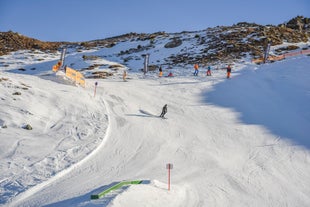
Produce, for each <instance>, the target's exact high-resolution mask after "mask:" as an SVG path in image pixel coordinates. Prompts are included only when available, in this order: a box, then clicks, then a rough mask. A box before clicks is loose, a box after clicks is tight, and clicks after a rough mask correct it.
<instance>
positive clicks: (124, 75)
mask: <svg viewBox="0 0 310 207" xmlns="http://www.w3.org/2000/svg"><path fill="white" fill-rule="evenodd" d="M126 78H127V72H126V70H124V73H123V81H124V82H126Z"/></svg>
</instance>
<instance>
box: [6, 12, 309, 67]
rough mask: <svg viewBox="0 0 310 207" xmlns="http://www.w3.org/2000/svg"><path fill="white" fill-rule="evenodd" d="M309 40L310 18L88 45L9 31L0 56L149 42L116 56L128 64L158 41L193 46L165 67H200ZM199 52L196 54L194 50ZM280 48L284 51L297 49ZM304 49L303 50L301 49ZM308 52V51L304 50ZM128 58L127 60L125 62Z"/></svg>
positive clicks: (183, 49) (133, 35)
mask: <svg viewBox="0 0 310 207" xmlns="http://www.w3.org/2000/svg"><path fill="white" fill-rule="evenodd" d="M309 37H310V18H306V17H303V16H297V17H295V18H293V19H291V20H289V21H288V22H286V23H283V24H280V25H277V26H274V25H266V26H263V25H258V24H255V23H247V22H239V23H237V24H235V25H232V26H217V27H214V28H208V29H205V30H201V31H192V32H188V31H184V32H181V33H165V32H157V33H153V34H146V33H142V34H138V33H128V34H124V35H120V36H116V37H111V38H106V39H100V40H92V41H87V42H43V41H40V40H36V39H33V38H29V37H26V36H23V35H21V34H18V33H15V32H12V31H9V32H0V43H1V44H0V56H1V55H5V54H7V53H9V52H12V51H17V50H41V51H49V52H54V51H57V50H59V48H61V47H75V48H76V49H77V50H82V49H91V48H94V47H100V48H112V47H114V46H115V45H116V44H117V43H119V42H124V41H149V44H148V45H147V46H141V45H138V47H136V48H128V49H127V50H125V51H121V52H120V53H119V56H124V58H123V60H124V62H126V61H127V59H128V56H129V55H130V54H134V53H137V52H141V51H145V52H147V50H148V49H150V48H152V47H155V46H154V44H156V41H157V40H158V39H163V38H165V39H168V43H166V44H165V45H164V48H176V47H179V46H180V45H182V44H184V42H186V41H189V39H191V41H192V42H193V41H194V42H195V45H194V46H192V47H184V45H183V47H180V50H179V52H178V53H176V54H174V55H171V56H169V57H167V58H166V59H165V61H166V62H167V63H168V64H179V63H187V64H192V63H194V62H197V61H199V62H200V63H202V64H204V63H205V64H207V63H210V62H218V61H229V60H235V59H240V58H242V57H244V56H247V55H250V56H251V57H252V58H258V57H261V56H262V55H263V52H264V48H265V47H266V45H267V43H268V42H270V43H271V44H272V45H273V46H274V45H280V44H283V43H298V42H308V41H309ZM193 48H199V50H197V49H196V50H193ZM297 48H298V47H293V48H282V49H281V50H279V53H282V52H283V51H285V50H290V49H297ZM301 49H304V48H301ZM306 49H307V48H306ZM126 58H127V59H126Z"/></svg>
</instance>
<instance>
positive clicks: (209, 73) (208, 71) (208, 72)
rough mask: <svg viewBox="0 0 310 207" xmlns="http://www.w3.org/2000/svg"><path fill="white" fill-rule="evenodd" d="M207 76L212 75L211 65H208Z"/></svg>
mask: <svg viewBox="0 0 310 207" xmlns="http://www.w3.org/2000/svg"><path fill="white" fill-rule="evenodd" d="M207 76H211V66H210V65H209V66H208V70H207Z"/></svg>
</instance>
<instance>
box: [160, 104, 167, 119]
mask: <svg viewBox="0 0 310 207" xmlns="http://www.w3.org/2000/svg"><path fill="white" fill-rule="evenodd" d="M166 113H167V104H165V105H164V107H163V110H162V112H161V114H160V117H161V118H165V114H166Z"/></svg>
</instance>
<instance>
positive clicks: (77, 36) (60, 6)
mask: <svg viewBox="0 0 310 207" xmlns="http://www.w3.org/2000/svg"><path fill="white" fill-rule="evenodd" d="M297 15H302V16H305V17H310V1H309V0H257V1H254V0H215V1H211V0H0V31H9V30H12V31H14V32H19V33H21V34H23V35H26V36H29V37H33V38H36V39H40V40H44V41H86V40H94V39H103V38H107V37H112V36H116V35H121V34H125V33H128V32H137V33H153V32H158V31H165V32H181V31H196V30H203V29H206V28H208V27H215V26H221V25H224V26H229V25H233V24H235V23H238V22H243V21H246V22H255V23H258V24H263V25H266V24H274V25H277V24H280V23H283V22H285V21H288V20H290V19H291V18H293V17H295V16H297Z"/></svg>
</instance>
